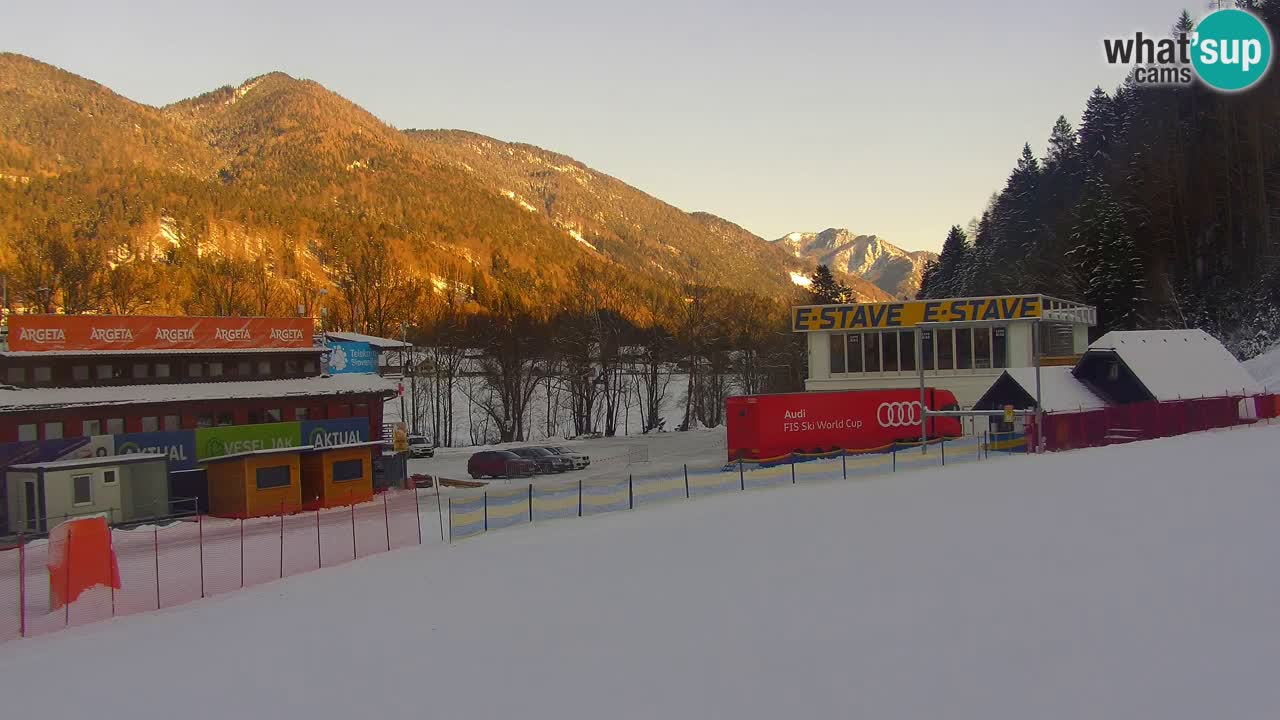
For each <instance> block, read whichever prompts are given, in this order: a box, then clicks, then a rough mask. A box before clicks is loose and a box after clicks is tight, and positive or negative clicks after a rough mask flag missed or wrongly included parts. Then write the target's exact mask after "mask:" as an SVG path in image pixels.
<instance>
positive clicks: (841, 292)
mask: <svg viewBox="0 0 1280 720" xmlns="http://www.w3.org/2000/svg"><path fill="white" fill-rule="evenodd" d="M809 294H810V295H811V296H812V297H813V303H814V304H815V305H834V304H838V303H847V302H850V301H852V299H853V290H851V289H849V286H847V285H845V284H844V283H842V282H840V281H838V280H836V278H835V275H833V274H832V273H831V268H829V267H827V266H826V265H819V266H818V267H817V269H815V270H814V271H813V274H812V275H810V276H809Z"/></svg>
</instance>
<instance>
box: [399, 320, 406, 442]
mask: <svg viewBox="0 0 1280 720" xmlns="http://www.w3.org/2000/svg"><path fill="white" fill-rule="evenodd" d="M406 336H407V332H406V325H405V323H403V322H402V323H400V422H404V421H405V411H404V374H405V370H404V346H405V337H406ZM407 426H408V424H407V423H406V427H407Z"/></svg>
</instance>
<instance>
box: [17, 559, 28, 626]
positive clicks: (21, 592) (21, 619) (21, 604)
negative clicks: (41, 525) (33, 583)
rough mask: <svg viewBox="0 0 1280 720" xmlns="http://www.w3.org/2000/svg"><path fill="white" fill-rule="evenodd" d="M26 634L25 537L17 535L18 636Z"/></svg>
mask: <svg viewBox="0 0 1280 720" xmlns="http://www.w3.org/2000/svg"><path fill="white" fill-rule="evenodd" d="M26 636H27V539H26V538H24V537H23V536H22V535H18V637H26Z"/></svg>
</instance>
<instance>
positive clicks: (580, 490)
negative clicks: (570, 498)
mask: <svg viewBox="0 0 1280 720" xmlns="http://www.w3.org/2000/svg"><path fill="white" fill-rule="evenodd" d="M578 517H582V481H581V480H579V481H578Z"/></svg>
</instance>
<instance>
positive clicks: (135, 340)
mask: <svg viewBox="0 0 1280 720" xmlns="http://www.w3.org/2000/svg"><path fill="white" fill-rule="evenodd" d="M311 346H312V321H311V320H310V319H309V318H261V317H251V318H235V317H162V316H154V317H134V316H125V315H13V316H11V317H10V318H9V349H10V350H11V351H25V352H41V351H52V350H246V349H251V348H285V349H287V348H309V347H311Z"/></svg>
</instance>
